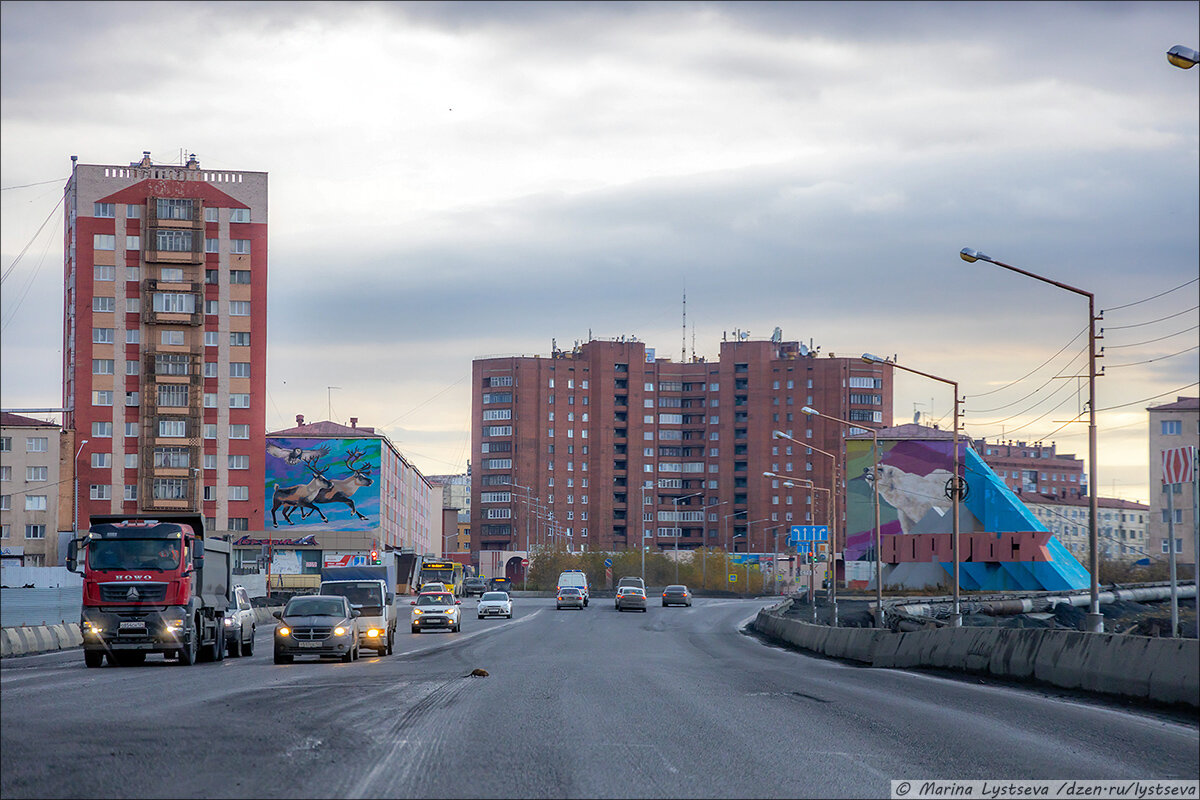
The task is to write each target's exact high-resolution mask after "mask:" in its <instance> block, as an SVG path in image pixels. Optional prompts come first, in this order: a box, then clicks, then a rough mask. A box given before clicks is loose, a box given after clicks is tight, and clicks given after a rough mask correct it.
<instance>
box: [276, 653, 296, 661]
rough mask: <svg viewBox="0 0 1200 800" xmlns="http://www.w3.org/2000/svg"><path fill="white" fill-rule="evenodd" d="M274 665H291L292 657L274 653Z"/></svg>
mask: <svg viewBox="0 0 1200 800" xmlns="http://www.w3.org/2000/svg"><path fill="white" fill-rule="evenodd" d="M275 663H276V664H290V663H292V656H290V655H288V654H287V653H279V652H277V653H275Z"/></svg>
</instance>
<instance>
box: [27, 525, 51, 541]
mask: <svg viewBox="0 0 1200 800" xmlns="http://www.w3.org/2000/svg"><path fill="white" fill-rule="evenodd" d="M25 538H26V539H45V538H46V526H45V525H26V526H25Z"/></svg>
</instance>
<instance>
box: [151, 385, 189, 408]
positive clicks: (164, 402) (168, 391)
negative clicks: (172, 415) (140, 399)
mask: <svg viewBox="0 0 1200 800" xmlns="http://www.w3.org/2000/svg"><path fill="white" fill-rule="evenodd" d="M158 405H160V406H164V407H166V408H187V405H188V387H187V384H183V383H160V384H159V385H158Z"/></svg>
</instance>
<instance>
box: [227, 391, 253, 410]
mask: <svg viewBox="0 0 1200 800" xmlns="http://www.w3.org/2000/svg"><path fill="white" fill-rule="evenodd" d="M229 407H230V408H249V407H250V395H248V394H231V395H229Z"/></svg>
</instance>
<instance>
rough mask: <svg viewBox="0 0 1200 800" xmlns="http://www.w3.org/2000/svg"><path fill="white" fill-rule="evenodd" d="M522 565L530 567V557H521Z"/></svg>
mask: <svg viewBox="0 0 1200 800" xmlns="http://www.w3.org/2000/svg"><path fill="white" fill-rule="evenodd" d="M521 566H522V567H528V566H529V559H528V558H522V559H521Z"/></svg>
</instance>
